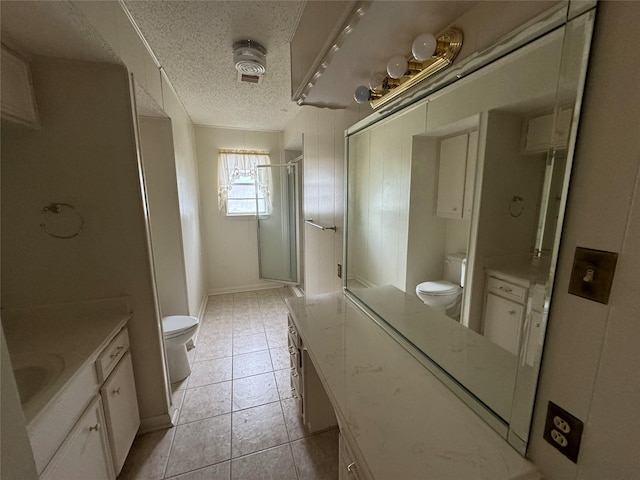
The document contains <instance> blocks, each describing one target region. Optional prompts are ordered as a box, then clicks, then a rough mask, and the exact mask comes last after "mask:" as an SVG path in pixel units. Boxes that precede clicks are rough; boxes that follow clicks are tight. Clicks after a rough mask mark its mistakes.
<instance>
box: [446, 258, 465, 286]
mask: <svg viewBox="0 0 640 480" xmlns="http://www.w3.org/2000/svg"><path fill="white" fill-rule="evenodd" d="M466 266H467V256H466V255H465V254H464V253H449V254H448V255H447V256H446V257H445V260H444V279H445V280H446V281H448V282H451V283H455V284H456V285H460V286H461V287H464V276H465V270H466Z"/></svg>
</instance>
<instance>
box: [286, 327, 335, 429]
mask: <svg viewBox="0 0 640 480" xmlns="http://www.w3.org/2000/svg"><path fill="white" fill-rule="evenodd" d="M289 354H290V358H291V394H292V396H293V397H294V398H295V399H296V402H297V405H298V415H300V416H301V417H302V421H303V423H304V425H305V427H306V428H307V430H308V431H309V433H314V432H320V431H322V430H326V429H328V428H331V427H335V426H336V425H337V424H338V422H337V420H336V415H335V413H334V410H333V406H332V405H331V401H330V400H329V397H328V396H327V393H326V392H325V390H324V386H323V385H322V381H321V380H320V377H319V376H318V373H317V372H316V369H315V367H314V365H313V362H312V361H311V358H310V357H309V352H308V351H307V349H306V348H305V347H304V343H303V340H302V338H301V337H300V335H299V334H298V331H297V329H296V327H295V324H294V323H293V320H292V319H291V317H290V316H289Z"/></svg>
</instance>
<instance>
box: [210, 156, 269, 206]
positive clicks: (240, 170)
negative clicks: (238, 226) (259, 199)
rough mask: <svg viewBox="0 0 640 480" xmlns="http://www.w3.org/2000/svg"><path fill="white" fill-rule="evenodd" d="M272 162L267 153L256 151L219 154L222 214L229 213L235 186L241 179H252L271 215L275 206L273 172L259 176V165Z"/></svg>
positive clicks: (219, 198) (219, 194)
mask: <svg viewBox="0 0 640 480" xmlns="http://www.w3.org/2000/svg"><path fill="white" fill-rule="evenodd" d="M270 164H271V160H270V158H269V154H268V153H266V152H254V151H245V150H240V151H226V150H222V151H220V153H219V154H218V208H219V209H220V211H221V212H224V213H226V211H227V197H228V195H229V192H230V191H231V189H232V188H233V184H234V183H235V182H236V181H238V180H239V179H240V178H241V177H250V178H251V179H252V180H253V181H254V182H256V186H257V189H258V191H260V192H261V193H262V195H264V198H265V202H266V205H267V214H270V213H271V211H272V209H273V206H272V202H271V171H267V174H266V175H265V174H264V173H261V174H260V175H258V168H257V167H258V165H270Z"/></svg>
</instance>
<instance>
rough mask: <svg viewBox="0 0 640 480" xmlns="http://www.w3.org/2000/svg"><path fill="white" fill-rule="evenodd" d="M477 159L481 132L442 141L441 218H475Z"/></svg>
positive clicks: (439, 188) (439, 192)
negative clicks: (474, 195)
mask: <svg viewBox="0 0 640 480" xmlns="http://www.w3.org/2000/svg"><path fill="white" fill-rule="evenodd" d="M477 156H478V132H477V131H473V132H470V133H464V134H462V135H456V136H455V137H449V138H445V139H444V140H441V141H440V164H439V165H440V166H439V171H438V199H437V215H438V217H443V218H455V219H460V218H471V212H472V210H473V192H474V186H475V172H476V163H477Z"/></svg>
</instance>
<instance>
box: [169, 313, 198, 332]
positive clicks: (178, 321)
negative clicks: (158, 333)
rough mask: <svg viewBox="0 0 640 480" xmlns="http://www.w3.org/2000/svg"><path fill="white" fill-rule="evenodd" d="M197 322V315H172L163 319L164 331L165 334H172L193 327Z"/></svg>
mask: <svg viewBox="0 0 640 480" xmlns="http://www.w3.org/2000/svg"><path fill="white" fill-rule="evenodd" d="M197 324H198V319H197V318H196V317H189V316H187V315H171V316H169V317H164V318H163V319H162V331H163V332H164V333H165V334H171V333H174V332H179V331H180V330H184V329H186V328H190V327H193V326H194V325H197Z"/></svg>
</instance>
